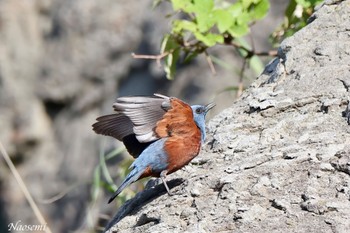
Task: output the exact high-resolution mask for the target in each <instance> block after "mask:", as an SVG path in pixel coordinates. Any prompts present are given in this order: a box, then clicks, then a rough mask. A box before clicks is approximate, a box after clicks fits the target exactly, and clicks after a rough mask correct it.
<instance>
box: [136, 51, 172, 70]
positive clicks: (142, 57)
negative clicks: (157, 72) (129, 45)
mask: <svg viewBox="0 0 350 233" xmlns="http://www.w3.org/2000/svg"><path fill="white" fill-rule="evenodd" d="M172 52H173V51H172V50H171V51H168V52H164V53H161V54H158V55H143V54H135V53H132V54H131V56H132V57H133V58H136V59H151V60H156V61H157V65H158V66H159V67H161V64H160V60H162V59H163V58H164V57H166V56H168V55H169V54H170V53H172Z"/></svg>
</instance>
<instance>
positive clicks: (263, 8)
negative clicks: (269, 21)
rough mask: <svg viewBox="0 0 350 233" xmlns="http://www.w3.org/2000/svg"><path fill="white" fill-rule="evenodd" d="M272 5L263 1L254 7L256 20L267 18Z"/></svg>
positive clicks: (265, 0) (266, 0)
mask: <svg viewBox="0 0 350 233" xmlns="http://www.w3.org/2000/svg"><path fill="white" fill-rule="evenodd" d="M269 8H270V3H269V1H268V0H261V1H260V2H259V3H257V4H256V5H255V6H254V11H253V13H254V14H253V17H254V18H255V19H262V18H264V17H265V15H266V14H267V12H268V11H269Z"/></svg>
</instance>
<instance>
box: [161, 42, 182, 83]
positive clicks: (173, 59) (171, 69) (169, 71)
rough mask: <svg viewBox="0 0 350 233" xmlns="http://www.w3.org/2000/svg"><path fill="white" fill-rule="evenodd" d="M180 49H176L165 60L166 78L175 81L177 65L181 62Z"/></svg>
mask: <svg viewBox="0 0 350 233" xmlns="http://www.w3.org/2000/svg"><path fill="white" fill-rule="evenodd" d="M179 56H180V49H175V50H174V51H173V52H172V53H170V54H169V55H168V56H167V57H166V58H165V65H164V71H165V73H166V77H167V79H169V80H173V79H174V75H175V71H176V63H177V61H178V60H179Z"/></svg>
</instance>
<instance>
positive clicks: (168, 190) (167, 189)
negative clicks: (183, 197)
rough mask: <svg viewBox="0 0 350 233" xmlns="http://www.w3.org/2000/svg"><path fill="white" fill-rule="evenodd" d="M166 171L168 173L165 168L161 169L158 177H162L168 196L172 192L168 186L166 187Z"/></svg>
mask: <svg viewBox="0 0 350 233" xmlns="http://www.w3.org/2000/svg"><path fill="white" fill-rule="evenodd" d="M167 173H168V171H167V170H164V171H162V172H161V173H160V178H161V179H162V181H163V184H164V186H165V189H166V191H167V192H168V194H169V196H172V195H173V194H172V193H171V192H170V189H169V187H168V185H167V183H166V180H165V178H166V174H167Z"/></svg>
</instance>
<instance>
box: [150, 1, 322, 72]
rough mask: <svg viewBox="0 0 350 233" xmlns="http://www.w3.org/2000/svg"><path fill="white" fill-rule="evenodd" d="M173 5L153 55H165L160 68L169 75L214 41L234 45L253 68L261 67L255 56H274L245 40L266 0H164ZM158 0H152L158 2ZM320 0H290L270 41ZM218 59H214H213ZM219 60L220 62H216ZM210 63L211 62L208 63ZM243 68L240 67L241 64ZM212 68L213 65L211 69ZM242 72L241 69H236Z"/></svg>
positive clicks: (295, 26)
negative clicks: (168, 23)
mask: <svg viewBox="0 0 350 233" xmlns="http://www.w3.org/2000/svg"><path fill="white" fill-rule="evenodd" d="M163 1H164V0H163ZM167 1H168V2H170V3H171V5H172V8H173V13H171V14H170V15H171V16H173V19H172V21H171V22H172V29H171V31H170V32H169V33H167V34H165V35H164V37H163V40H162V43H161V49H160V53H161V55H160V56H159V57H157V58H156V59H157V61H158V62H159V59H160V58H164V59H165V62H164V63H165V64H164V70H165V73H166V76H167V78H168V79H173V78H174V74H175V71H176V65H177V64H178V62H179V60H180V59H182V60H183V61H184V62H188V61H190V60H191V59H193V58H194V57H196V56H198V55H199V54H204V55H205V56H207V60H208V62H209V63H210V62H211V60H212V59H211V58H212V57H211V56H210V55H209V54H208V52H207V50H208V48H211V47H214V46H216V45H220V44H221V45H231V46H234V47H235V48H236V49H237V50H238V52H239V53H240V56H242V58H244V59H245V60H249V61H248V63H247V61H245V62H244V63H245V64H249V65H250V66H251V67H252V68H253V69H255V72H256V73H258V72H260V71H261V69H262V63H261V61H260V59H259V58H258V57H257V56H271V55H272V56H274V55H276V52H271V51H268V52H261V53H257V52H255V51H254V50H253V49H251V48H250V47H249V45H248V43H246V42H245V39H244V36H246V35H248V34H249V32H250V26H251V25H252V24H254V23H255V22H256V21H258V20H261V19H263V18H264V17H265V16H266V15H267V13H268V11H269V8H270V3H269V1H268V0H237V1H234V2H232V1H229V0H167ZM161 2H162V0H155V1H154V5H155V6H156V5H158V4H160V3H161ZM320 2H322V0H290V2H289V5H288V7H287V9H286V11H285V19H284V22H283V24H282V25H281V26H280V27H279V28H278V29H276V31H275V32H274V33H273V34H272V35H271V40H272V42H273V43H274V45H278V43H279V42H280V41H281V40H282V39H284V38H285V37H288V36H291V35H292V34H294V33H295V32H296V31H298V30H300V29H301V28H302V27H304V26H305V25H306V24H307V19H308V18H309V17H310V16H311V14H312V13H313V9H314V7H315V6H316V5H317V4H319V3H320ZM213 60H215V61H218V59H217V58H216V59H213ZM220 63H221V64H222V62H219V65H220ZM209 65H211V67H212V64H209ZM242 69H244V67H243V68H242ZM212 70H213V69H212ZM240 73H243V72H240Z"/></svg>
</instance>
